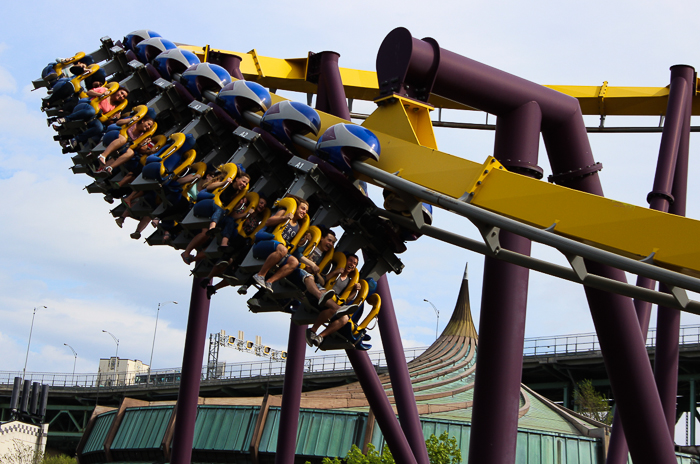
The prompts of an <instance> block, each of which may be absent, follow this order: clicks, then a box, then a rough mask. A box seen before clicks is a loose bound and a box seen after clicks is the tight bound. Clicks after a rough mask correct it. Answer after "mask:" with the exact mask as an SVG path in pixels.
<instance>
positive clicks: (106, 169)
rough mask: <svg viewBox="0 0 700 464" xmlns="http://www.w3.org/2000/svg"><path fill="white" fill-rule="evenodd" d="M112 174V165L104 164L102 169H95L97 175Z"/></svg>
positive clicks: (105, 175)
mask: <svg viewBox="0 0 700 464" xmlns="http://www.w3.org/2000/svg"><path fill="white" fill-rule="evenodd" d="M111 174H112V166H102V167H101V168H100V169H98V170H97V171H95V175H96V176H104V177H107V176H109V175H111Z"/></svg>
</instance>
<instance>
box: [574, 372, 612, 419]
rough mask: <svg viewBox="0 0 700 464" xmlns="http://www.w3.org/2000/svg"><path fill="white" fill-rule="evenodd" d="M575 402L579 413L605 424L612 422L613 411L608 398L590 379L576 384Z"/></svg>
mask: <svg viewBox="0 0 700 464" xmlns="http://www.w3.org/2000/svg"><path fill="white" fill-rule="evenodd" d="M576 387H577V388H576V391H575V392H574V404H575V405H576V409H577V411H578V413H579V414H581V415H583V416H586V417H590V418H591V419H593V420H596V421H598V422H602V423H604V424H612V417H613V415H612V412H611V408H610V402H609V401H608V398H607V397H606V396H605V395H604V394H602V393H600V392H599V391H597V390H596V389H595V388H594V387H593V382H592V381H591V380H589V379H586V380H582V381H580V382H579V383H578V384H576Z"/></svg>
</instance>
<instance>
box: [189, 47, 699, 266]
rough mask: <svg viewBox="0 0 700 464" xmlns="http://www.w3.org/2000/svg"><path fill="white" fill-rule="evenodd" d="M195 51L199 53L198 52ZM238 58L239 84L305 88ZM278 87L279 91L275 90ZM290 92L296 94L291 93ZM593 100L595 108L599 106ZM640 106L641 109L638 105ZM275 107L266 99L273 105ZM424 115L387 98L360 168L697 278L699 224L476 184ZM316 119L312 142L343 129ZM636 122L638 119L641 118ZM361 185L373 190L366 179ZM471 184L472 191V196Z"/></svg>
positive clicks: (514, 177) (501, 174) (521, 179)
mask: <svg viewBox="0 0 700 464" xmlns="http://www.w3.org/2000/svg"><path fill="white" fill-rule="evenodd" d="M198 50H199V52H200V53H201V52H203V49H202V48H199V49H198ZM210 51H219V50H212V49H210ZM241 56H243V57H244V59H243V62H242V63H241V69H242V71H243V74H244V75H245V76H246V78H249V77H254V76H257V77H258V79H256V80H258V81H259V82H261V83H262V84H263V85H268V86H270V87H273V88H286V89H288V90H298V91H307V90H300V89H308V88H309V87H308V86H311V85H312V84H310V83H308V82H306V81H304V78H303V73H302V71H301V70H302V69H304V70H305V69H306V68H305V61H304V60H305V59H293V60H279V59H276V58H265V57H260V56H258V55H257V53H255V52H254V51H253V52H251V53H249V54H241ZM302 63H304V66H302ZM304 72H305V71H304ZM251 80H253V79H251ZM282 83H286V84H287V86H286V87H284V86H282V85H279V84H282ZM296 85H298V86H299V87H298V88H296V87H294V86H296ZM293 87H294V88H293ZM557 90H559V88H557ZM561 90H564V91H565V92H568V93H570V94H573V95H572V96H574V97H576V98H579V100H580V101H584V102H586V103H587V104H588V103H590V104H591V105H593V103H592V102H593V101H595V105H597V106H598V107H599V108H600V107H604V108H605V109H606V111H610V108H611V107H612V108H615V105H616V104H617V100H616V98H618V99H624V98H629V99H630V100H628V101H630V102H633V106H635V105H636V107H637V108H641V107H642V106H645V105H646V106H645V107H647V108H649V107H650V102H651V101H652V100H653V99H654V98H662V95H663V96H664V97H663V98H665V97H667V95H668V91H667V89H654V88H641V89H640V88H638V89H637V90H634V89H631V88H628V89H623V88H615V87H607V88H602V86H601V87H581V86H569V87H561ZM644 95H646V96H644ZM601 96H602V97H603V98H604V102H603V104H601V102H600V101H599V100H600V98H601ZM645 98H646V99H647V100H646V102H647V103H643V102H642V100H644V99H645ZM282 99H283V98H282V97H279V96H277V95H273V102H277V101H280V100H282ZM413 103H415V102H413ZM664 106H665V104H664ZM427 111H428V108H427V106H425V105H420V104H414V105H413V106H411V102H410V101H408V100H404V99H401V98H396V97H391V98H388V99H386V100H385V101H383V102H382V104H381V105H380V106H379V107H378V108H377V109H376V110H375V111H374V113H372V115H370V117H369V118H367V119H366V120H365V121H364V122H363V124H362V125H363V126H364V127H366V128H368V129H370V130H372V132H374V134H375V135H376V136H377V137H378V138H379V141H380V144H381V156H380V159H379V161H378V162H373V161H368V163H370V164H372V165H374V166H376V167H377V168H379V169H381V170H383V171H384V172H388V173H396V174H397V175H398V176H400V177H401V178H403V179H406V180H409V181H411V182H414V183H416V184H419V185H422V186H424V187H426V188H429V189H432V190H434V191H436V192H439V193H442V194H444V195H449V196H451V197H453V198H461V197H463V196H464V195H465V193H469V192H473V194H474V195H473V197H472V199H471V203H472V204H473V205H475V206H479V207H482V208H485V209H487V210H490V211H493V212H495V213H498V214H501V215H503V216H506V217H509V218H511V219H514V220H517V221H520V222H523V223H526V224H529V225H533V226H536V227H540V228H546V227H549V226H551V225H552V224H556V227H555V229H554V231H553V232H554V233H556V234H559V235H562V236H565V237H568V238H571V239H574V240H577V241H579V242H582V243H586V244H589V245H592V246H595V247H598V248H601V249H604V250H607V251H611V252H614V253H617V254H620V255H622V256H626V257H629V258H633V259H643V258H646V257H647V256H649V255H650V254H652V253H654V254H655V255H654V263H655V264H657V265H659V266H661V267H664V268H667V269H671V270H674V271H678V272H682V273H685V274H688V275H692V276H694V277H700V241H698V240H696V238H697V237H700V221H696V220H693V219H688V218H684V217H680V216H675V215H671V214H666V213H661V212H658V211H654V210H650V209H648V208H641V207H638V206H633V205H629V204H626V203H622V202H619V201H615V200H612V199H609V198H603V197H599V196H596V195H591V194H588V193H583V192H579V191H577V190H572V189H568V188H566V187H561V186H558V185H554V184H549V183H547V182H544V181H539V180H535V179H532V178H530V177H526V176H522V175H520V174H516V173H512V172H509V171H506V170H501V169H493V170H492V172H490V173H489V174H488V175H487V176H484V172H483V171H484V165H482V163H479V162H474V161H470V160H466V159H463V158H459V157H456V156H453V155H450V154H447V153H443V152H441V151H439V150H437V148H436V145H435V139H434V136H433V135H432V128H430V130H428V128H427V127H426V126H425V124H426V121H425V117H426V115H427ZM319 114H320V116H321V122H322V130H321V131H320V134H322V133H323V131H324V130H325V129H327V128H328V127H330V126H332V125H334V124H338V123H341V122H347V121H345V120H343V119H340V118H337V117H335V116H331V115H329V114H326V113H322V112H319ZM609 114H610V113H609ZM625 114H630V113H625ZM636 114H642V113H641V110H640V112H639V113H636ZM656 114H658V113H656ZM427 123H428V124H429V121H427ZM313 138H316V137H313ZM365 180H367V181H368V182H370V183H372V182H373V180H372V179H369V178H365ZM477 182H480V183H479V184H478V188H475V186H476V185H477Z"/></svg>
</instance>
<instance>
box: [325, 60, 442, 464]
mask: <svg viewBox="0 0 700 464" xmlns="http://www.w3.org/2000/svg"><path fill="white" fill-rule="evenodd" d="M339 57H340V55H338V54H337V53H335V52H322V55H321V67H320V75H319V80H318V97H317V99H316V106H317V108H318V109H320V110H321V111H328V112H330V113H331V114H333V115H335V116H338V117H341V118H344V119H347V120H350V111H349V109H348V105H347V103H346V101H345V89H344V88H343V81H342V79H341V77H340V70H339V69H338V58H339ZM324 105H326V106H325V108H324ZM377 292H378V293H379V296H380V297H381V298H382V310H381V311H380V312H379V319H380V324H379V331H380V333H381V336H382V342H383V344H384V350H385V351H386V353H387V356H386V358H387V365H388V367H389V377H390V378H391V387H392V389H393V390H394V398H395V400H396V409H397V411H398V413H399V418H400V419H401V429H402V430H403V432H401V433H402V435H403V434H405V438H406V439H407V440H408V443H409V444H410V447H411V449H412V451H413V454H414V456H415V457H414V459H415V461H416V462H417V463H418V464H429V460H428V450H427V448H426V446H425V438H424V437H423V429H422V427H421V423H420V416H419V415H418V408H417V406H416V398H415V396H414V395H413V385H412V384H411V377H410V375H409V373H408V365H407V364H406V357H405V354H404V349H403V344H402V343H401V334H400V333H399V326H398V323H397V322H396V313H395V312H394V304H393V302H392V299H391V291H390V290H389V282H388V280H387V277H386V275H383V276H382V277H381V278H380V279H379V283H378V287H377ZM382 394H384V393H383V390H382ZM375 413H376V411H375ZM392 414H393V412H392ZM390 447H391V445H390ZM392 453H393V450H392Z"/></svg>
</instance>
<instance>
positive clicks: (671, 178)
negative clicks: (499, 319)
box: [606, 66, 694, 464]
mask: <svg viewBox="0 0 700 464" xmlns="http://www.w3.org/2000/svg"><path fill="white" fill-rule="evenodd" d="M691 82H694V70H693V69H692V68H689V67H688V66H673V67H672V68H671V88H670V91H669V98H668V105H667V110H666V123H665V124H664V131H663V133H662V136H661V143H660V147H659V159H658V162H657V165H656V174H655V176H654V187H653V190H652V191H651V192H650V193H649V195H648V196H647V199H648V200H649V207H650V208H651V209H655V210H658V211H664V212H671V213H673V214H680V215H685V197H686V195H685V191H686V189H687V177H688V141H689V137H690V110H691V107H690V105H689V104H688V102H689V101H691V99H692V90H693V89H692V86H691V85H690V83H691ZM676 195H678V199H677V200H676V201H674V203H673V204H671V200H672V199H674V198H676ZM678 206H680V207H681V208H680V209H677V207H678ZM671 209H675V211H682V212H679V213H676V212H675V211H671ZM655 284H656V282H655V281H653V280H651V279H649V278H646V277H638V278H637V286H638V287H644V288H654V286H655ZM634 306H635V310H636V312H637V319H638V320H639V325H640V329H641V333H642V335H643V336H644V337H645V338H646V335H647V332H648V330H649V318H650V316H651V303H649V302H646V301H641V300H635V301H634ZM674 312H675V313H674ZM662 314H665V315H666V317H665V316H663V315H662ZM679 316H680V313H679V312H678V311H677V310H673V309H669V308H660V309H659V316H658V321H657V334H658V335H657V337H658V338H657V341H658V340H659V339H660V340H661V345H662V348H661V353H659V352H658V350H657V353H656V363H655V365H656V368H655V380H656V384H657V386H658V388H659V396H660V398H661V400H662V404H663V408H664V413H665V415H666V421H667V423H668V421H669V418H670V417H671V415H672V419H671V420H672V421H673V422H670V423H669V431H670V433H671V434H672V435H673V426H674V424H675V408H676V396H675V395H676V388H677V381H678V374H677V373H678V352H677V350H678V331H679V330H680V327H679V324H680V317H679ZM676 327H677V328H676ZM669 337H671V338H674V339H675V344H674V343H673V341H671V343H670V344H669V343H666V342H665V340H667V339H668V338H669ZM657 343H658V342H657ZM674 346H675V349H674ZM664 348H668V350H667V351H665V350H664ZM669 350H670V351H669ZM674 351H675V356H674ZM665 358H669V360H670V361H669V360H666V361H662V359H665ZM674 358H675V360H676V361H675V363H674V362H673V359H674ZM662 364H663V366H662ZM674 366H675V367H674ZM664 369H668V370H669V371H670V372H669V371H666V372H664ZM674 371H675V374H673V372H674ZM662 372H664V374H668V375H662ZM664 379H665V380H664ZM670 382H672V383H673V385H670ZM662 385H663V387H662ZM671 392H672V393H671ZM670 395H672V398H673V399H672V405H671V404H670V403H671V402H670V401H669V399H668V398H669V396H670ZM664 398H667V400H666V401H664ZM627 454H628V447H627V440H626V439H625V436H624V433H623V429H622V419H621V416H620V414H619V413H618V414H615V418H614V420H613V431H612V436H611V437H610V446H609V448H608V456H607V460H606V463H607V464H624V463H626V462H627Z"/></svg>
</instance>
